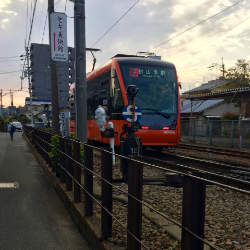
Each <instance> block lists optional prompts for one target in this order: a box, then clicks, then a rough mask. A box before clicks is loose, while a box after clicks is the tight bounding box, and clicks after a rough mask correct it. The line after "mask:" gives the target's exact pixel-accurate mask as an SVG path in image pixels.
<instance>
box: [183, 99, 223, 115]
mask: <svg viewBox="0 0 250 250" xmlns="http://www.w3.org/2000/svg"><path fill="white" fill-rule="evenodd" d="M223 101H224V100H223V99H216V100H199V101H193V102H192V112H193V113H200V112H203V111H205V110H206V109H209V108H211V107H213V106H215V105H217V104H219V103H222V102H223ZM181 113H182V114H186V113H191V101H190V100H188V99H186V100H183V102H182V103H181Z"/></svg>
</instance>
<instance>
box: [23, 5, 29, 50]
mask: <svg viewBox="0 0 250 250" xmlns="http://www.w3.org/2000/svg"><path fill="white" fill-rule="evenodd" d="M28 20H29V0H26V25H25V38H24V46H26V41H27V36H28Z"/></svg>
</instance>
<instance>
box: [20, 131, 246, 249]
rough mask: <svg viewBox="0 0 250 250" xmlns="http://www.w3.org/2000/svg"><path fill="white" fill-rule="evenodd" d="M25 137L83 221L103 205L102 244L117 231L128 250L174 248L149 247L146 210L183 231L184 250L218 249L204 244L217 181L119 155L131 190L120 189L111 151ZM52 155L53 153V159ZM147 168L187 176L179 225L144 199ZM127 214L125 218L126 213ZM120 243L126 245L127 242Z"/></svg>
mask: <svg viewBox="0 0 250 250" xmlns="http://www.w3.org/2000/svg"><path fill="white" fill-rule="evenodd" d="M24 133H25V135H26V137H27V138H28V140H29V141H30V142H31V143H32V145H33V146H34V147H35V148H36V150H37V151H38V152H39V153H40V155H41V156H42V157H43V159H44V160H45V161H46V163H47V164H48V166H49V167H50V168H52V171H53V172H55V174H56V176H57V177H58V178H59V179H60V181H61V182H62V183H65V186H66V190H67V191H72V192H73V197H74V202H75V203H79V202H83V204H84V215H85V216H87V217H89V216H94V215H96V214H98V211H99V210H98V206H99V208H100V209H101V211H100V216H96V217H97V218H98V217H100V225H101V226H100V228H101V234H102V237H101V238H102V239H103V240H108V241H112V240H113V239H114V238H115V237H116V233H117V231H123V232H126V235H127V237H125V236H122V237H124V238H125V239H126V241H127V243H126V244H125V247H126V248H127V249H129V250H140V249H163V248H164V249H173V248H170V246H171V244H172V243H170V245H169V243H161V242H160V243H159V242H158V243H159V244H160V245H159V246H157V242H154V241H153V240H151V242H153V246H152V245H150V246H149V244H150V241H149V240H147V239H145V238H146V237H148V238H150V237H151V235H150V234H148V236H145V233H144V235H142V233H143V232H145V231H146V230H147V228H146V224H145V223H144V222H143V216H144V215H143V209H142V208H143V207H144V208H147V209H148V210H149V211H150V213H153V214H154V215H156V216H158V217H160V218H161V219H160V220H164V221H169V222H171V223H173V224H175V225H177V226H178V227H180V228H181V230H182V237H181V246H180V248H181V249H182V250H191V249H192V250H201V249H203V247H204V245H208V246H209V247H210V249H219V248H217V247H216V246H214V245H213V244H211V243H210V242H208V241H207V240H206V239H204V221H205V201H206V186H207V184H208V183H212V184H216V182H215V183H214V182H213V181H211V180H208V179H206V178H204V177H203V178H201V177H197V176H194V175H192V174H190V172H189V170H188V169H187V170H185V169H184V170H183V171H177V170H173V169H172V168H171V167H168V166H166V168H163V167H159V166H156V165H153V164H148V163H145V162H142V161H140V160H138V159H131V158H128V157H124V156H120V155H116V157H117V158H118V159H119V160H121V159H123V160H125V161H127V162H128V183H127V186H126V185H125V184H123V185H122V186H118V185H117V184H116V183H115V181H117V179H116V180H114V177H113V176H114V167H113V166H112V154H111V152H110V150H109V149H103V148H97V147H95V146H93V145H89V144H86V143H85V144H81V143H80V142H78V141H76V140H72V139H66V138H62V137H57V138H58V139H59V144H58V145H57V146H56V143H57V142H56V143H54V144H52V143H51V137H52V134H49V133H47V132H44V131H42V130H38V129H34V128H31V127H24ZM53 150H54V151H53ZM49 152H52V153H53V155H51V153H49ZM82 152H84V155H82ZM94 155H95V157H94ZM98 155H99V158H101V164H100V166H101V167H100V168H99V170H98V169H96V165H98V164H97V161H98ZM116 168H117V167H116ZM148 169H149V170H150V171H152V172H155V171H159V173H161V174H163V173H165V172H166V171H170V172H174V173H181V174H182V175H183V176H184V179H183V180H184V181H183V194H182V197H183V198H182V221H181V222H179V221H177V220H176V219H173V218H171V217H170V216H168V215H166V214H165V213H163V212H162V211H159V209H157V208H156V206H155V205H157V204H153V203H152V204H151V203H150V202H148V201H145V200H144V199H143V198H142V194H143V187H144V186H143V176H144V175H145V172H146V170H148ZM143 172H144V173H143ZM98 183H99V184H100V186H101V192H100V194H99V195H98V194H96V191H95V190H94V187H95V186H96V184H98ZM217 184H218V183H217ZM218 185H219V184H218ZM221 185H222V187H223V188H225V187H227V185H224V184H221ZM229 188H230V187H229ZM232 189H233V190H236V191H240V192H242V193H244V194H248V195H249V194H250V191H249V190H241V189H237V188H233V187H232ZM117 193H119V194H120V196H121V195H122V197H123V205H121V204H120V205H119V204H118V203H117V202H116V201H117V200H116V199H117ZM159 195H160V194H159ZM120 196H119V197H120ZM124 203H125V205H124ZM117 204H118V205H117ZM114 206H116V207H117V206H118V210H117V208H116V210H115V209H114V208H115V207H114ZM126 209H127V211H126ZM119 210H120V211H119ZM123 210H124V211H125V212H124V213H122V211H123ZM120 213H121V214H120ZM152 227H153V224H152ZM122 242H123V243H124V241H122ZM120 247H122V246H120ZM123 247H124V245H123ZM175 249H179V248H175Z"/></svg>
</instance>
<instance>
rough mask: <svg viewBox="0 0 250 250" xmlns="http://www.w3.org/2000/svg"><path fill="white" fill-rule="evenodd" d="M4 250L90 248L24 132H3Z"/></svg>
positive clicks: (0, 222) (0, 237)
mask: <svg viewBox="0 0 250 250" xmlns="http://www.w3.org/2000/svg"><path fill="white" fill-rule="evenodd" d="M10 182H18V184H19V188H17V189H11V188H3V187H1V186H3V183H10ZM0 249H1V250H38V249H39V250H50V249H51V250H52V249H53V250H59V249H60V250H64V249H65V250H66V249H67V250H78V249H84V250H85V249H86V250H88V249H90V248H89V247H88V245H87V243H86V241H85V240H84V239H83V238H82V236H81V235H80V233H79V232H78V231H77V229H76V227H75V225H74V224H73V222H72V220H71V218H70V216H69V214H68V213H67V211H66V209H65V208H64V206H63V204H62V202H61V201H60V200H59V198H58V197H57V194H56V193H55V191H54V189H53V187H52V186H51V185H50V184H49V183H48V182H47V180H46V177H45V176H44V174H43V170H42V168H41V167H39V165H38V163H37V162H36V160H35V158H34V157H33V155H32V154H31V152H30V151H29V149H28V147H27V145H26V142H25V141H24V140H23V138H22V136H21V134H20V133H15V136H14V141H13V142H11V141H10V138H9V136H8V135H7V134H5V133H0Z"/></svg>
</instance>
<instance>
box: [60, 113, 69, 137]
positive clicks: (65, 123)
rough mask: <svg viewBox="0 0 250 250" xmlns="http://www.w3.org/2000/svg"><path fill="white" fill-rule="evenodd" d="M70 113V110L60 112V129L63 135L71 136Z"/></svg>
mask: <svg viewBox="0 0 250 250" xmlns="http://www.w3.org/2000/svg"><path fill="white" fill-rule="evenodd" d="M69 123H70V114H69V111H67V110H64V111H63V112H60V130H61V135H62V136H63V137H68V136H69V127H70V124H69Z"/></svg>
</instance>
